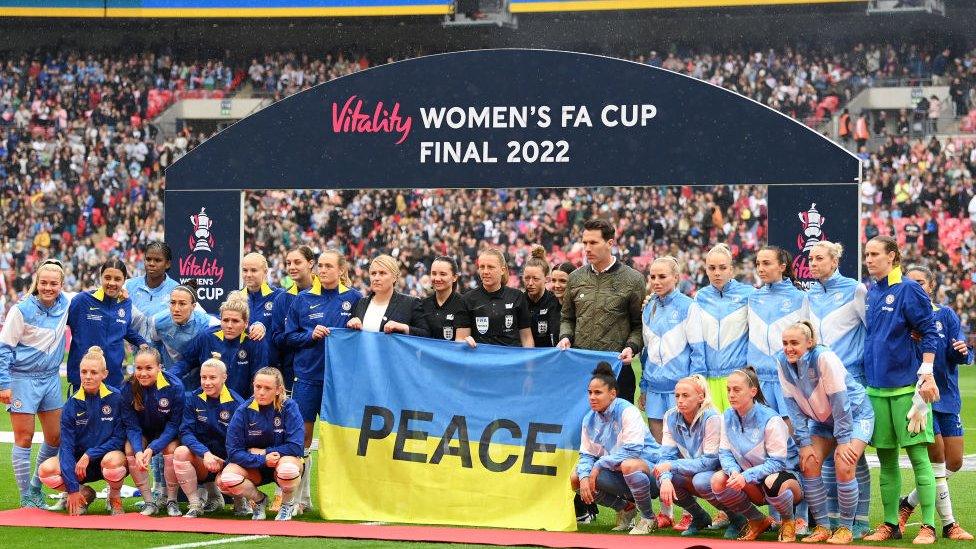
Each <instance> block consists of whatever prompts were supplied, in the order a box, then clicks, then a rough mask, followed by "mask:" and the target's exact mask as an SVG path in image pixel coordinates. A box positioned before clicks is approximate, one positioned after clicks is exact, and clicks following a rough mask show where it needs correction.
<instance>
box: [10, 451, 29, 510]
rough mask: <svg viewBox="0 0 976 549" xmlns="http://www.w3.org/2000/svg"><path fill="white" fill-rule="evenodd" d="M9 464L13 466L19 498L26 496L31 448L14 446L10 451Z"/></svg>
mask: <svg viewBox="0 0 976 549" xmlns="http://www.w3.org/2000/svg"><path fill="white" fill-rule="evenodd" d="M10 463H11V464H12V465H13V466H14V478H15V479H16V480H17V489H18V490H20V495H21V497H23V496H25V495H26V494H27V488H28V487H29V486H30V477H31V447H30V446H28V447H27V448H21V447H20V446H17V445H16V444H15V445H14V446H13V449H12V450H11V451H10Z"/></svg>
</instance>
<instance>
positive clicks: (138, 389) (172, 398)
mask: <svg viewBox="0 0 976 549" xmlns="http://www.w3.org/2000/svg"><path fill="white" fill-rule="evenodd" d="M183 405H184V395H183V384H182V383H180V380H179V379H177V378H176V376H174V375H172V374H167V373H165V372H163V369H162V358H161V357H160V356H159V351H157V350H156V349H154V348H152V347H143V348H141V349H139V350H138V351H136V356H135V372H134V373H133V374H132V377H130V378H129V382H128V383H126V385H125V387H124V388H123V389H122V417H123V419H124V422H125V433H126V443H125V459H126V462H127V463H128V466H129V475H130V476H132V481H133V482H134V483H135V485H136V486H137V487H138V488H139V491H140V492H141V493H142V498H143V500H144V501H145V505H143V507H142V511H140V513H142V514H143V515H145V516H147V517H148V516H152V515H155V514H156V513H158V512H159V511H160V508H159V505H158V504H157V503H156V502H155V501H154V499H153V495H152V492H150V491H149V465H150V463H151V462H152V458H153V456H156V455H162V456H163V463H164V465H163V478H164V479H165V481H166V514H168V515H169V516H171V517H178V516H180V515H181V514H182V513H180V507H179V505H178V504H177V503H176V496H177V491H178V490H179V483H178V481H177V479H176V472H175V471H174V470H173V451H174V450H176V447H177V446H178V445H179V442H180V441H179V434H180V422H181V421H182V419H183Z"/></svg>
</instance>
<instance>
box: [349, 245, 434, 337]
mask: <svg viewBox="0 0 976 549" xmlns="http://www.w3.org/2000/svg"><path fill="white" fill-rule="evenodd" d="M399 281H400V262H399V261H397V260H396V259H394V258H393V257H392V256H389V255H386V254H382V255H378V256H376V257H374V258H373V260H372V261H371V262H370V263H369V289H370V294H369V295H368V296H366V297H365V298H363V299H362V300H361V301H359V302H358V303H356V306H355V308H353V311H352V318H351V319H349V322H347V323H346V326H347V327H349V328H352V329H354V330H364V331H367V332H385V333H388V334H393V333H397V334H406V335H415V336H420V337H427V336H428V335H430V331H429V330H428V329H427V326H426V324H425V323H424V320H423V319H424V313H423V309H422V308H421V304H420V300H419V299H417V298H416V297H413V296H409V295H406V294H403V293H400V292H398V291H396V286H397V282H399Z"/></svg>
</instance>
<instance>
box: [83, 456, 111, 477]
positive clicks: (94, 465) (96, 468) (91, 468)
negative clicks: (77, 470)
mask: <svg viewBox="0 0 976 549" xmlns="http://www.w3.org/2000/svg"><path fill="white" fill-rule="evenodd" d="M79 457H80V456H79ZM100 480H105V478H104V477H103V476H102V460H100V459H98V460H95V459H92V460H89V461H88V467H87V468H85V478H80V479H78V484H88V483H90V482H98V481H100Z"/></svg>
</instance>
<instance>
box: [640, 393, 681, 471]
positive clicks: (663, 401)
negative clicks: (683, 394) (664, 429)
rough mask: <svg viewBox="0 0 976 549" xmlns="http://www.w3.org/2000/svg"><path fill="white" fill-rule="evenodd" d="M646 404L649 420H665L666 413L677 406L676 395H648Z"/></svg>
mask: <svg viewBox="0 0 976 549" xmlns="http://www.w3.org/2000/svg"><path fill="white" fill-rule="evenodd" d="M645 404H646V405H645V409H646V410H647V419H664V413H665V412H667V411H668V410H670V409H671V408H674V406H675V404H674V393H673V392H671V393H647V400H646V401H645ZM652 469H653V467H652Z"/></svg>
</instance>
